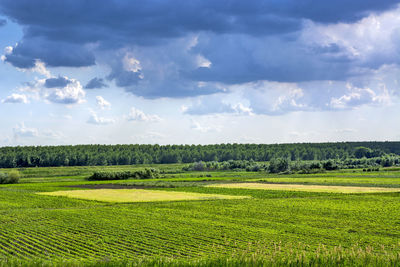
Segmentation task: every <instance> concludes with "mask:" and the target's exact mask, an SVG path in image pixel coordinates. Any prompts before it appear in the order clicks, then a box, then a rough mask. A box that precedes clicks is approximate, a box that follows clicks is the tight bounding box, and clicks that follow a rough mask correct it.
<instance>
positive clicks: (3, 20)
mask: <svg viewBox="0 0 400 267" xmlns="http://www.w3.org/2000/svg"><path fill="white" fill-rule="evenodd" d="M6 24H7V20H5V19H0V27H2V26H5V25H6Z"/></svg>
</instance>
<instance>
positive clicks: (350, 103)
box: [330, 84, 390, 109]
mask: <svg viewBox="0 0 400 267" xmlns="http://www.w3.org/2000/svg"><path fill="white" fill-rule="evenodd" d="M346 87H347V89H348V90H347V91H348V92H347V93H346V94H344V95H342V96H340V97H338V98H332V99H331V102H330V106H331V107H332V108H334V109H352V108H355V107H358V106H361V105H365V104H381V103H390V96H389V95H388V92H387V90H386V88H384V89H383V94H381V95H377V94H376V93H375V92H374V91H373V90H371V89H370V88H358V87H355V86H353V85H352V84H347V86H346Z"/></svg>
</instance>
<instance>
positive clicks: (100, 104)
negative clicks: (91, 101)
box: [96, 96, 111, 109]
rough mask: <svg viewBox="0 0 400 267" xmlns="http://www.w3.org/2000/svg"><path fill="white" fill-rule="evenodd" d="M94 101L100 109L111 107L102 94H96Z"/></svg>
mask: <svg viewBox="0 0 400 267" xmlns="http://www.w3.org/2000/svg"><path fill="white" fill-rule="evenodd" d="M96 103H97V106H98V107H99V108H100V109H107V108H110V107H111V104H110V102H108V101H107V100H105V99H104V98H103V97H102V96H96Z"/></svg>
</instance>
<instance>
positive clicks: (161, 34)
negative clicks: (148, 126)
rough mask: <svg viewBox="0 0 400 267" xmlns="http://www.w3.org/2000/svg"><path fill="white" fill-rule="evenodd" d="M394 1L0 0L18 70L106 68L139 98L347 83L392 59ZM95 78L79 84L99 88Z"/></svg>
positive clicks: (9, 57) (395, 55) (10, 56)
mask: <svg viewBox="0 0 400 267" xmlns="http://www.w3.org/2000/svg"><path fill="white" fill-rule="evenodd" d="M398 4H399V1H395V0H381V1H375V0H353V1H351V3H350V2H349V1H346V0H338V1H310V0H287V1H257V0H249V1H246V3H243V1H238V0H227V1H223V2H221V1H211V0H203V1H200V0H195V1H181V0H171V1H167V2H160V1H152V0H150V1H146V2H143V1H119V0H113V1H111V2H110V3H108V4H101V5H100V4H99V3H98V1H95V0H88V1H58V2H57V3H54V2H52V1H50V0H37V1H34V2H32V1H29V0H19V1H15V0H1V1H0V14H2V16H5V17H7V19H10V20H12V21H15V22H16V23H18V24H19V25H20V26H22V27H23V37H22V39H21V40H20V41H19V42H18V44H17V45H14V46H13V47H12V49H11V50H10V51H9V53H6V54H5V55H3V57H2V58H3V60H4V61H6V62H9V63H10V64H12V65H14V66H16V67H18V68H22V69H31V68H34V66H35V62H37V61H38V60H40V61H41V62H43V64H45V66H50V67H84V66H93V65H95V64H105V65H106V66H108V67H110V69H111V72H110V73H109V74H108V75H107V76H106V79H108V80H110V81H113V82H114V83H115V84H116V86H118V87H123V88H125V90H126V91H127V92H129V93H132V94H134V95H137V96H142V97H145V98H160V97H170V98H182V97H194V96H199V95H210V94H215V93H221V90H220V88H219V86H218V85H219V84H227V85H237V84H247V83H256V82H258V81H270V82H281V83H300V82H311V81H329V80H335V81H346V80H348V79H350V78H352V77H355V76H359V75H363V74H365V72H368V71H371V70H376V69H379V68H380V67H381V66H383V65H385V64H398V63H399V62H398V61H399V60H398V59H399V58H400V56H399V52H400V49H399V47H400V46H399V44H400V38H398V37H396V36H398V32H397V31H399V30H398V29H396V28H397V26H396V25H398V17H400V16H399V14H400V10H399V8H398ZM177 7H179V8H177ZM374 21H375V24H374ZM379 25H382V26H381V27H379ZM379 41H380V42H379ZM96 79H97V78H95V79H93V80H92V81H90V82H89V83H88V84H87V85H86V88H87V89H93V88H102V87H104V85H105V84H104V82H103V81H102V80H101V79H97V80H96ZM199 82H200V83H199ZM200 84H203V86H201V85H200ZM204 84H205V86H204ZM304 95H306V93H304ZM292 98H293V97H292ZM282 101H283V102H285V103H286V102H287V101H289V102H290V101H291V100H287V101H286V100H282ZM295 101H296V100H295ZM283 102H282V103H283ZM280 105H283V104H280ZM292 106H293V105H292Z"/></svg>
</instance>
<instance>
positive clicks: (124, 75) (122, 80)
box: [107, 70, 141, 87]
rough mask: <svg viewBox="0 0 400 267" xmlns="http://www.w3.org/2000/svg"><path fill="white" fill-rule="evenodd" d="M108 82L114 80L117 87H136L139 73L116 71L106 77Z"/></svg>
mask: <svg viewBox="0 0 400 267" xmlns="http://www.w3.org/2000/svg"><path fill="white" fill-rule="evenodd" d="M107 79H108V80H110V81H111V80H115V84H116V85H117V86H119V87H129V86H132V85H136V84H137V83H138V82H139V81H140V80H141V78H140V72H139V71H138V72H133V71H126V70H117V71H113V72H111V74H110V75H109V76H108V77H107Z"/></svg>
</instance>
